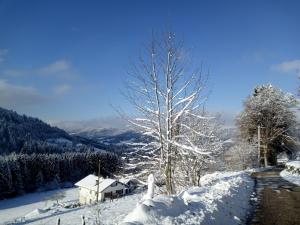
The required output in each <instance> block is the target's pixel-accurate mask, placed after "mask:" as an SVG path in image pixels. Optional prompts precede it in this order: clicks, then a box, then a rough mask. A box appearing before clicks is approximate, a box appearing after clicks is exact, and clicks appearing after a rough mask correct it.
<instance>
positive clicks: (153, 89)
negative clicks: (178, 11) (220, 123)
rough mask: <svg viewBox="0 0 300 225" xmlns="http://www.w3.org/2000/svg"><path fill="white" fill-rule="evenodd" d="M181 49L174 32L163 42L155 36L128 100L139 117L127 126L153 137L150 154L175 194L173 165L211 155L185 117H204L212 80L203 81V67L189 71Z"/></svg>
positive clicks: (132, 77)
mask: <svg viewBox="0 0 300 225" xmlns="http://www.w3.org/2000/svg"><path fill="white" fill-rule="evenodd" d="M182 46H183V45H182V42H177V41H176V40H175V35H174V34H173V33H171V32H168V33H167V34H166V35H165V36H163V38H162V39H156V38H155V37H154V36H153V38H152V41H151V43H150V46H149V47H148V48H146V51H145V53H144V54H142V56H140V58H139V63H138V64H135V65H134V66H133V70H132V71H131V73H130V78H129V79H128V80H127V92H126V97H127V99H128V100H129V102H130V103H131V104H132V105H133V106H134V108H135V109H136V111H137V115H136V118H135V119H130V118H128V121H129V122H130V123H131V124H132V125H134V126H135V127H137V128H139V129H140V130H142V131H143V133H144V134H146V135H150V136H151V137H152V138H153V141H152V142H151V143H149V144H148V145H147V149H148V150H150V151H152V153H153V154H154V155H155V156H156V159H157V161H158V162H159V165H160V169H161V171H162V173H163V174H164V177H165V183H166V188H167V192H168V194H173V193H174V192H175V186H174V173H175V170H174V168H175V166H174V165H175V163H176V160H177V159H178V158H179V156H183V155H188V154H190V153H193V154H198V155H208V154H209V152H208V151H206V149H205V150H204V149H202V148H199V147H198V146H197V145H195V144H194V143H193V141H192V140H191V136H188V135H187V133H188V132H186V131H187V130H188V131H189V134H200V133H201V131H197V130H196V129H194V128H193V127H191V126H190V125H189V124H188V123H186V121H187V119H186V118H187V117H195V118H197V117H199V115H198V114H197V110H198V109H199V107H200V106H201V105H202V103H203V102H204V101H205V99H206V98H205V95H204V92H203V90H204V87H205V83H206V82H205V81H206V79H204V78H206V77H207V75H205V77H203V73H202V68H200V69H198V70H195V71H191V70H190V69H189V68H188V67H187V66H186V65H187V64H186V59H185V54H184V51H183V48H182ZM183 131H185V132H183ZM145 148H146V147H145Z"/></svg>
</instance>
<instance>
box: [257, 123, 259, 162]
mask: <svg viewBox="0 0 300 225" xmlns="http://www.w3.org/2000/svg"><path fill="white" fill-rule="evenodd" d="M257 139H258V144H257V147H258V154H257V155H258V167H260V125H258V127H257Z"/></svg>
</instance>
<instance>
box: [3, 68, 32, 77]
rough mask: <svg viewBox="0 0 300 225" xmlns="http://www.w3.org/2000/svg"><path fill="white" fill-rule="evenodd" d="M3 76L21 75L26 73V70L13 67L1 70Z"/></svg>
mask: <svg viewBox="0 0 300 225" xmlns="http://www.w3.org/2000/svg"><path fill="white" fill-rule="evenodd" d="M2 74H3V75H4V76H7V77H21V76H25V75H28V71H26V70H15V69H7V70H4V71H3V72H2Z"/></svg>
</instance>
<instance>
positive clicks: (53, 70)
mask: <svg viewBox="0 0 300 225" xmlns="http://www.w3.org/2000/svg"><path fill="white" fill-rule="evenodd" d="M70 69H71V66H70V65H69V63H68V62H67V61H65V60H58V61H55V62H53V63H51V64H49V65H47V66H45V67H44V68H41V69H40V70H39V71H40V72H41V73H43V74H45V75H51V74H57V73H63V72H68V71H69V70H70Z"/></svg>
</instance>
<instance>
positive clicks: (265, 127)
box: [237, 85, 297, 166]
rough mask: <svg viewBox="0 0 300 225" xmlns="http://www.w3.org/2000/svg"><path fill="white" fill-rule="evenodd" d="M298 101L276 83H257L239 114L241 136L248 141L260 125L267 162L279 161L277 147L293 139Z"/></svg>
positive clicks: (251, 140)
mask: <svg viewBox="0 0 300 225" xmlns="http://www.w3.org/2000/svg"><path fill="white" fill-rule="evenodd" d="M296 104H297V102H296V100H295V98H294V97H293V95H292V94H289V93H284V92H283V91H281V90H280V89H278V88H275V87H273V86H272V85H262V86H257V87H256V88H255V89H254V92H253V94H252V95H251V96H250V97H249V98H248V99H247V100H246V101H245V103H244V111H243V112H242V113H241V114H240V115H239V116H238V118H237V125H238V127H239V130H240V133H241V138H243V139H244V140H246V141H248V142H253V140H254V139H255V138H256V139H257V136H258V126H260V131H261V132H260V133H261V138H260V144H261V146H262V150H261V156H263V158H264V165H265V166H267V165H268V164H269V163H271V164H276V154H277V151H280V150H281V149H282V146H283V144H285V145H288V144H289V141H290V140H291V139H292V134H293V128H294V125H295V124H296V120H295V114H294V111H293V107H295V106H296Z"/></svg>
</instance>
